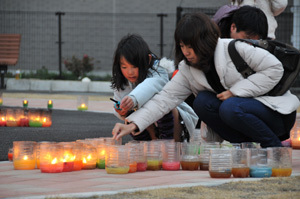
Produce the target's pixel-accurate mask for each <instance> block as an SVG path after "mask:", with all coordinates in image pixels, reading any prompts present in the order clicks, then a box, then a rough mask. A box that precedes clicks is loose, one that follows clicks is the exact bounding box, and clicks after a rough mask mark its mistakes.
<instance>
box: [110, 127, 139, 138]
mask: <svg viewBox="0 0 300 199" xmlns="http://www.w3.org/2000/svg"><path fill="white" fill-rule="evenodd" d="M136 129H138V127H137V126H136V125H135V124H134V123H130V124H121V123H117V124H116V125H115V127H114V128H113V130H112V134H113V139H115V140H119V139H120V138H121V137H123V136H124V135H128V134H129V133H131V132H133V131H135V130H136Z"/></svg>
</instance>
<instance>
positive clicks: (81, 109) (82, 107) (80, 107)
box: [77, 104, 88, 111]
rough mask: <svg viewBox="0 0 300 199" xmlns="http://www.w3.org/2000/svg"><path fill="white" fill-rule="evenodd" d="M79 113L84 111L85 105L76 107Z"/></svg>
mask: <svg viewBox="0 0 300 199" xmlns="http://www.w3.org/2000/svg"><path fill="white" fill-rule="evenodd" d="M77 109H78V110H79V111H86V110H87V109H88V107H87V106H86V105H85V104H81V105H80V106H78V107H77Z"/></svg>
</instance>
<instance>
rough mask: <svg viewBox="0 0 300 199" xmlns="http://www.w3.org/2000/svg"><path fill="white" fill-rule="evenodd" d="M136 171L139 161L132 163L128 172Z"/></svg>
mask: <svg viewBox="0 0 300 199" xmlns="http://www.w3.org/2000/svg"><path fill="white" fill-rule="evenodd" d="M136 171H137V163H136V162H133V163H130V164H129V171H128V173H135V172H136Z"/></svg>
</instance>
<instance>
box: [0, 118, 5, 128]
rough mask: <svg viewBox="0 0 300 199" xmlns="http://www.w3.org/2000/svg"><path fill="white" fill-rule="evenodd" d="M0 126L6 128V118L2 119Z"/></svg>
mask: <svg viewBox="0 0 300 199" xmlns="http://www.w3.org/2000/svg"><path fill="white" fill-rule="evenodd" d="M0 126H6V118H5V116H1V117H0Z"/></svg>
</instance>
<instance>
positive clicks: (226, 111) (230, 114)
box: [219, 98, 242, 122]
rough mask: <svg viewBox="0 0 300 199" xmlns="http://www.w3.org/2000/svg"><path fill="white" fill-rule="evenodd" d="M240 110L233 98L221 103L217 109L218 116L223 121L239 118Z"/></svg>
mask: <svg viewBox="0 0 300 199" xmlns="http://www.w3.org/2000/svg"><path fill="white" fill-rule="evenodd" d="M241 113H242V109H241V107H240V106H239V104H238V103H237V102H236V101H235V99H234V98H228V99H227V100H225V101H223V102H222V104H221V106H220V108H219V115H220V117H221V119H222V120H223V121H225V122H226V121H227V120H232V119H234V118H236V117H239V116H241Z"/></svg>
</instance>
